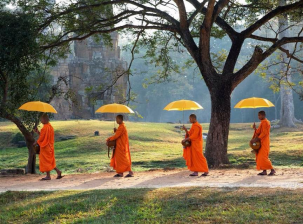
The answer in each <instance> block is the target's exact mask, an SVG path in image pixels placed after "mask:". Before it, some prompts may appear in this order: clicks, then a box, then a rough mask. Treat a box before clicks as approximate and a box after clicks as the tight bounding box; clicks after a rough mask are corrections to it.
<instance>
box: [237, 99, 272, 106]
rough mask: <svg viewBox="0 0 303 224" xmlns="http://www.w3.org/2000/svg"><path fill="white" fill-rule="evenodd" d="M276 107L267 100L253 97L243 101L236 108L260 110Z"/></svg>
mask: <svg viewBox="0 0 303 224" xmlns="http://www.w3.org/2000/svg"><path fill="white" fill-rule="evenodd" d="M274 106H275V105H274V104H273V103H272V102H270V101H269V100H267V99H263V98H257V97H252V98H247V99H243V100H241V101H240V102H239V103H237V104H236V106H235V108H260V107H274Z"/></svg>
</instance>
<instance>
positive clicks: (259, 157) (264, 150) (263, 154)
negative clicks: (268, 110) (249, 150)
mask: <svg viewBox="0 0 303 224" xmlns="http://www.w3.org/2000/svg"><path fill="white" fill-rule="evenodd" d="M258 117H259V119H260V121H261V124H260V126H259V128H258V129H257V128H256V124H254V125H253V128H254V129H255V131H256V135H257V137H256V138H254V139H252V140H251V143H254V142H257V141H260V142H261V148H260V149H259V151H258V153H257V154H256V163H257V170H263V171H262V172H261V173H259V174H258V175H262V176H263V175H267V171H266V170H271V171H270V173H269V174H268V175H269V176H272V175H275V173H276V171H275V170H274V168H273V166H272V164H271V161H270V160H269V158H268V156H269V150H270V147H269V145H270V139H269V134H270V122H269V120H267V119H266V114H265V111H260V112H259V113H258Z"/></svg>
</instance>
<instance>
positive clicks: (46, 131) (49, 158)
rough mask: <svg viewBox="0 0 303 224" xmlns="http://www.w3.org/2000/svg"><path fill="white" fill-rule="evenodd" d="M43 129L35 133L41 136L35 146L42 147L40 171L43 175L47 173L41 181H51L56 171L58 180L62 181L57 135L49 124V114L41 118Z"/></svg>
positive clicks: (36, 130)
mask: <svg viewBox="0 0 303 224" xmlns="http://www.w3.org/2000/svg"><path fill="white" fill-rule="evenodd" d="M40 120H41V123H42V124H43V128H42V129H41V132H39V130H38V129H37V128H36V129H34V131H35V132H36V133H37V134H39V135H40V136H39V139H38V140H37V142H36V143H35V144H39V146H40V154H39V169H40V171H41V172H42V173H44V172H46V177H44V178H42V179H41V180H51V176H50V171H52V170H55V171H56V172H57V178H56V179H61V178H62V177H63V176H62V172H61V171H60V170H59V169H58V168H57V167H56V160H55V150H54V142H55V133H54V129H53V127H52V125H51V124H50V123H49V117H48V116H47V114H43V115H42V116H41V118H40Z"/></svg>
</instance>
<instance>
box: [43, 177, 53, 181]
mask: <svg viewBox="0 0 303 224" xmlns="http://www.w3.org/2000/svg"><path fill="white" fill-rule="evenodd" d="M40 180H41V181H42V180H51V179H48V178H45V177H43V178H41V179H40Z"/></svg>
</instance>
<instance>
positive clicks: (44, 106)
mask: <svg viewBox="0 0 303 224" xmlns="http://www.w3.org/2000/svg"><path fill="white" fill-rule="evenodd" d="M19 110H27V111H38V112H44V113H55V114H56V113H57V111H56V110H55V108H54V107H53V106H52V105H50V104H48V103H44V102H41V101H31V102H27V103H25V104H23V105H22V106H21V107H20V108H19Z"/></svg>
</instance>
